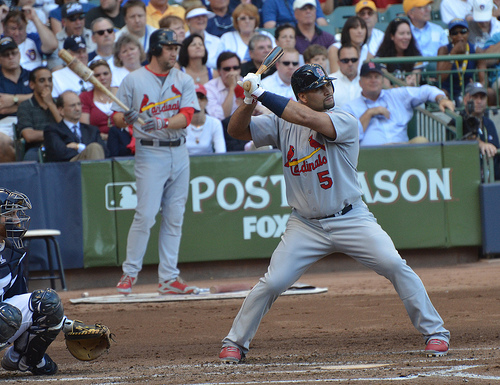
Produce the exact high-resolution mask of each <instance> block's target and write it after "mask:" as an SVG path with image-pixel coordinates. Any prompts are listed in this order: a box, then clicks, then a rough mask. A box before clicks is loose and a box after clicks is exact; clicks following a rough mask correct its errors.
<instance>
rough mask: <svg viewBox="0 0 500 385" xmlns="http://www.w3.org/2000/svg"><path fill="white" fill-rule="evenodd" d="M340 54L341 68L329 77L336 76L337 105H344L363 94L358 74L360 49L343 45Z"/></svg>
mask: <svg viewBox="0 0 500 385" xmlns="http://www.w3.org/2000/svg"><path fill="white" fill-rule="evenodd" d="M338 55H339V59H338V66H339V70H338V71H337V72H334V73H333V74H331V75H329V77H331V78H335V80H334V81H333V86H334V87H335V92H334V93H333V97H334V99H335V106H337V107H342V106H343V105H344V104H346V103H347V102H350V101H351V100H353V99H356V98H358V97H360V96H361V86H360V85H359V74H358V62H359V51H358V49H357V48H356V47H354V46H353V45H343V46H341V47H340V48H339V52H338Z"/></svg>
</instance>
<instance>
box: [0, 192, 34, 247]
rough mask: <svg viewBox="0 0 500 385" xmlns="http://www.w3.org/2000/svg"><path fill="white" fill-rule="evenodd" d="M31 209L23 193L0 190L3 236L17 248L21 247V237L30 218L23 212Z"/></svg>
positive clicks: (0, 219)
mask: <svg viewBox="0 0 500 385" xmlns="http://www.w3.org/2000/svg"><path fill="white" fill-rule="evenodd" d="M28 209H31V202H30V200H29V198H28V197H27V196H26V195H24V194H23V193H20V192H17V191H11V190H7V189H6V188H0V224H1V225H3V226H4V227H5V235H6V236H7V238H9V239H10V240H11V241H12V243H14V245H15V246H16V247H18V248H22V247H23V241H22V237H23V236H24V234H25V233H26V231H27V230H28V226H29V222H30V216H29V215H28V214H26V213H25V212H24V211H25V210H28Z"/></svg>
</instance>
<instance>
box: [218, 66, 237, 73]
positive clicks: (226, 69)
mask: <svg viewBox="0 0 500 385" xmlns="http://www.w3.org/2000/svg"><path fill="white" fill-rule="evenodd" d="M239 69H240V66H232V67H222V68H221V70H223V71H226V72H229V71H231V70H234V71H237V70H239Z"/></svg>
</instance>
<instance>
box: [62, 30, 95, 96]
mask: <svg viewBox="0 0 500 385" xmlns="http://www.w3.org/2000/svg"><path fill="white" fill-rule="evenodd" d="M63 47H64V49H65V50H67V51H68V52H69V53H70V54H71V55H72V56H75V57H76V58H77V59H78V60H80V61H81V62H82V63H83V64H84V65H87V64H88V57H89V56H88V54H87V45H86V44H85V40H84V39H83V37H82V36H70V37H68V38H66V40H65V41H64V46H63ZM52 84H53V87H52V97H54V98H57V97H58V96H59V95H61V94H62V93H63V92H64V91H73V92H75V93H76V94H77V95H80V94H81V93H82V92H84V91H89V90H91V89H92V88H93V87H94V86H93V85H92V83H90V82H84V81H83V80H82V79H81V78H80V77H79V76H78V75H77V74H75V73H74V72H73V71H72V70H70V69H69V67H64V68H62V69H60V70H57V71H54V72H53V73H52Z"/></svg>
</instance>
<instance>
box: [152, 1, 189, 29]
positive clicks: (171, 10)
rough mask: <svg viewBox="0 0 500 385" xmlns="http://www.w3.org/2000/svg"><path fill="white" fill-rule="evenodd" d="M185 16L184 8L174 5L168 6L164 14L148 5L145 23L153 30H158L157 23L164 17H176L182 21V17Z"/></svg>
mask: <svg viewBox="0 0 500 385" xmlns="http://www.w3.org/2000/svg"><path fill="white" fill-rule="evenodd" d="M185 15H186V10H185V9H184V7H181V6H180V5H177V4H174V5H169V6H168V8H167V10H166V11H165V12H164V13H161V12H160V11H158V10H157V9H156V8H155V7H153V6H152V5H151V3H149V4H148V5H147V7H146V23H147V24H149V25H150V26H152V27H154V28H159V27H160V26H159V24H158V23H159V22H160V20H161V19H162V18H164V17H165V16H178V17H180V18H181V19H182V20H184V16H185Z"/></svg>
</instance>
